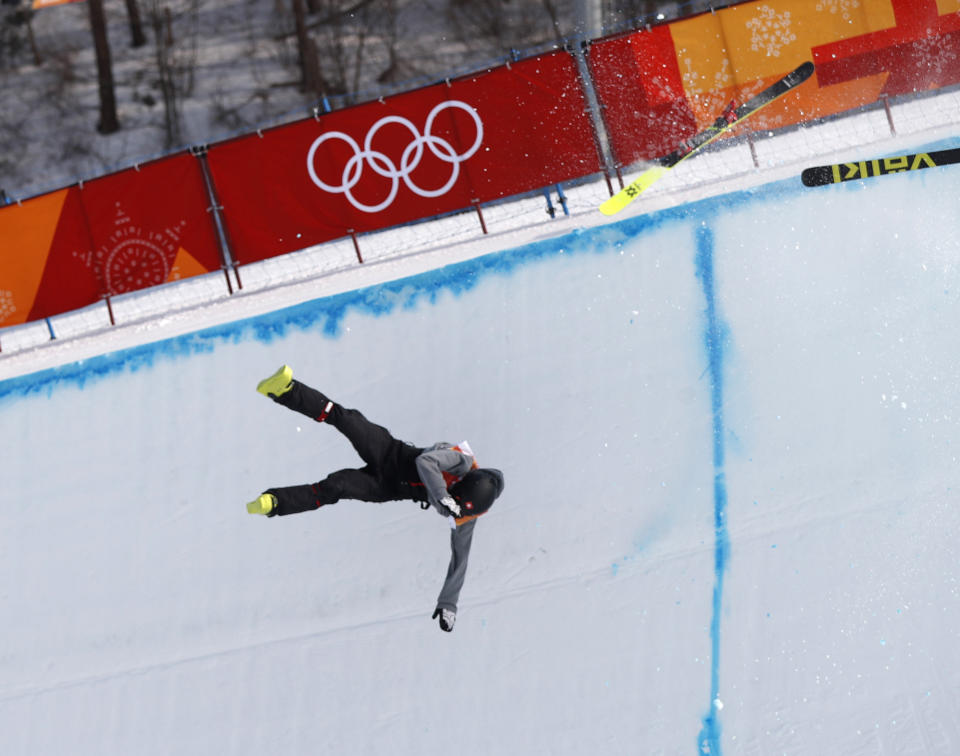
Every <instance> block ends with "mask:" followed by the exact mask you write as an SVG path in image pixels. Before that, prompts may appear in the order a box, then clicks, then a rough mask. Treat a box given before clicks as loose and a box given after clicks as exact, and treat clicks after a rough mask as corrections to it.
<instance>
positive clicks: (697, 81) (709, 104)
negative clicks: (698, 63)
mask: <svg viewBox="0 0 960 756" xmlns="http://www.w3.org/2000/svg"><path fill="white" fill-rule="evenodd" d="M683 64H684V67H685V68H686V71H684V72H683V88H684V89H685V90H686V92H687V94H688V95H689V96H690V97H691V98H692V99H695V100H696V101H697V102H698V103H699V104H701V105H703V106H704V107H705V108H706V110H707V111H708V112H712V111H714V110H719V109H720V108H722V107H723V106H724V105H726V102H720V100H723V99H724V95H723V91H722V90H723V89H724V88H725V87H728V86H730V84H731V82H732V77H731V75H730V60H729V59H728V58H724V59H723V61H722V63H721V64H720V70H719V71H715V72H714V74H713V85H712V86H711V87H709V89H708V88H705V87H704V86H703V78H704V77H702V76H700V74H698V73H697V72H696V71H694V70H693V59H692V58H684V59H683Z"/></svg>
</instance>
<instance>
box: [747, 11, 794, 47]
mask: <svg viewBox="0 0 960 756" xmlns="http://www.w3.org/2000/svg"><path fill="white" fill-rule="evenodd" d="M757 12H758V14H759V16H758V17H757V18H753V19H751V20H749V21H747V28H748V29H749V30H750V33H751V34H750V49H751V50H753V51H754V52H764V53H766V55H767V57H768V58H769V57H774V58H779V57H780V51H781V50H783V48H784V47H786V46H787V45H789V44H790V43H791V42H795V41H796V39H797V35H796V34H794V33H793V32H792V31H791V30H790V26H791V24H792V21H791V19H790V11H784V12H783V13H777V12H776V11H775V10H774V9H773V8H771V7H770V6H769V5H761V6H760V7H759V8H757Z"/></svg>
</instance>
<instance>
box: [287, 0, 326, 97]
mask: <svg viewBox="0 0 960 756" xmlns="http://www.w3.org/2000/svg"><path fill="white" fill-rule="evenodd" d="M306 16H307V13H306V10H305V8H304V5H303V0H293V20H294V23H295V24H296V27H297V49H298V50H299V52H300V71H301V74H302V79H301V83H300V90H301V91H302V92H313V93H314V94H316V95H317V96H318V97H323V95H324V94H325V91H324V90H325V89H326V83H325V82H324V80H323V74H321V73H320V62H319V59H318V56H317V46H316V44H314V42H313V40H312V39H311V38H310V33H309V32H308V31H307V18H306Z"/></svg>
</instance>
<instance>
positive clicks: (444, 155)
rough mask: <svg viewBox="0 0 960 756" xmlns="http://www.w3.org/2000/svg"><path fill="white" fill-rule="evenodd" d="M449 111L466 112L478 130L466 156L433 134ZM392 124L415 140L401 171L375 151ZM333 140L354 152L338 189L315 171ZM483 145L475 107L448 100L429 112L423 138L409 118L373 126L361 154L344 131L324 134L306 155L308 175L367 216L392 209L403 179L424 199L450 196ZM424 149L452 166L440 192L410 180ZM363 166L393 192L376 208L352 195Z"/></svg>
mask: <svg viewBox="0 0 960 756" xmlns="http://www.w3.org/2000/svg"><path fill="white" fill-rule="evenodd" d="M447 108H459V109H460V110H463V111H465V112H466V113H467V115H469V116H470V117H471V118H472V119H473V123H474V126H475V127H476V132H477V136H476V139H474V141H473V144H472V145H470V148H469V149H468V150H467V151H466V152H464V153H463V154H459V153H457V151H456V150H455V149H454V148H453V145H451V144H450V142H448V141H447V140H446V139H444V138H442V137H438V136H436V135H435V134H432V133H431V130H432V129H433V122H434V120H435V119H436V117H437V116H438V115H439V114H440V113H441V112H442V111H444V110H446V109H447ZM391 123H396V124H399V125H401V126H403V127H404V128H406V129H407V130H408V131H409V132H410V133H411V135H412V136H413V139H412V141H411V142H410V144H408V145H407V146H406V148H405V149H404V150H403V155H402V156H401V157H400V167H399V168H398V167H397V165H396V163H394V162H393V161H392V160H391V159H390V158H389V157H387V155H385V154H384V153H382V152H380V151H378V150H375V149H373V147H372V144H373V138H374V137H375V136H376V135H377V132H378V131H379V130H380V129H381V128H383V127H384V126H386V125H388V124H391ZM330 139H341V140H343V141H344V142H346V143H347V145H349V146H350V147H351V148H352V149H353V157H351V158H350V159H349V160H348V161H347V164H346V165H345V166H344V167H343V174H342V176H341V182H340V184H339V185H336V186H334V185H331V184H328V183H326V182H324V181H322V180H321V179H320V177H319V176H317V172H316V169H315V168H314V165H313V160H314V156H315V155H316V153H317V150H318V149H319V148H320V145H322V144H323V143H324V142H326V141H327V140H330ZM482 141H483V122H482V121H481V120H480V116H479V115H478V114H477V111H476V110H475V109H474V108H473V107H472V106H470V105H468V104H467V103H465V102H461V101H460V100H446V101H445V102H441V103H440V104H439V105H437V106H436V107H434V109H433V110H431V111H430V114H429V115H428V116H427V121H426V123H425V124H424V127H423V134H421V133H420V132H419V130H418V129H417V127H416V126H415V125H414V124H413V122H412V121H410V120H409V119H407V118H402V117H401V116H385V117H383V118H381V119H380V120H379V121H377V122H376V123H375V124H373V126H371V127H370V131H368V132H367V136H366V137H365V138H364V140H363V149H362V150H361V149H360V145H359V144H358V143H357V141H356V140H355V139H354V138H353V137H351V136H350V135H349V134H345V133H344V132H342V131H328V132H326V133H325V134H322V135H321V136H319V137H317V138H316V139H315V140H314V142H313V144H311V145H310V151H309V152H308V153H307V173H309V174H310V180H311V181H313V183H314V184H316V185H317V186H318V187H320V188H321V189H323V190H324V191H325V192H330V193H331V194H344V195H346V197H347V199H348V200H349V201H350V204H351V205H353V206H354V207H355V208H357V209H358V210H362V211H363V212H365V213H379V212H380V211H381V210H384V209H386V208H388V207H390V205H391V204H392V203H393V200H394V199H395V198H396V196H397V191H398V190H399V189H400V180H401V179H403V183H404V184H406V185H407V188H408V189H409V190H410V191H411V192H413V193H414V194H417V195H419V196H421V197H439V196H441V195H443V194H446V193H447V192H449V191H450V188H451V187H452V186H453V185H454V184H455V183H456V182H457V179H458V178H459V176H460V163H462V162H464V161H465V160H467V159H468V158H470V157H471V156H472V155H473V154H474V153H475V152H476V151H477V150H478V149H480V143H481V142H482ZM424 146H426V148H427V149H428V150H430V152H431V153H432V154H433V155H434V156H436V157H437V158H439V159H440V160H442V161H443V162H445V163H449V164H450V166H451V170H450V178H449V179H447V183H445V184H444V185H443V186H441V187H440V188H439V189H424V188H422V187H420V186H418V185H417V184H416V183H415V182H414V181H413V179H412V178H411V174H412V173H413V171H414V170H415V169H416V168H417V166H418V165H420V160H421V159H422V158H423V156H424ZM364 165H369V166H370V169H371V170H372V171H373V172H374V173H376V174H378V175H380V176H382V177H383V178H387V179H390V192H389V193H388V194H387V198H386V199H385V200H383V202H381V203H379V204H377V205H366V204H364V203H362V202H360V201H359V200H357V198H356V197H354V196H353V194H352V190H353V188H354V187H355V186H356V185H357V184H358V183H359V182H360V177H361V176H362V174H363V168H364Z"/></svg>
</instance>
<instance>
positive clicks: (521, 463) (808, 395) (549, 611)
mask: <svg viewBox="0 0 960 756" xmlns="http://www.w3.org/2000/svg"><path fill="white" fill-rule="evenodd" d="M918 107H921V108H922V107H924V105H923V103H921V104H920V105H919V106H918ZM923 112H927V113H929V112H930V111H929V110H927V111H923ZM898 115H899V114H898ZM867 118H868V119H869V116H868V117H867ZM881 118H882V115H881ZM905 122H906V121H905V120H901V121H898V123H901V124H903V123H905ZM831 128H832V127H831ZM858 128H866V127H864V126H863V122H862V121H856V120H855V121H850V122H848V123H847V128H846V129H844V130H843V134H844V138H846V139H851V140H855V139H857V129H858ZM793 139H794V141H793V144H794V145H796V142H797V140H800V141H802V139H809V132H807V133H806V134H804V135H801V134H797V135H794V138H793ZM825 143H826V142H822V143H821V146H822V145H823V144H825ZM780 144H781V145H784V144H787V145H789V144H791V137H790V135H788V136H787V137H786V138H785V140H781V141H780ZM957 144H958V142H957V139H956V137H955V135H953V134H952V133H950V131H949V129H948V130H945V131H942V132H940V133H939V134H937V135H936V136H935V137H934V136H932V135H931V134H930V133H925V134H924V135H923V136H922V138H918V137H912V138H907V137H901V138H899V139H898V140H890V141H888V142H886V143H884V144H883V145H882V148H883V152H879V153H878V152H876V151H875V148H874V147H870V148H863V147H860V148H851V147H846V148H843V149H841V148H842V147H843V142H842V140H838V141H837V143H836V146H837V149H840V153H839V154H840V155H841V156H842V157H857V158H866V157H873V156H875V155H878V154H896V153H898V152H908V151H914V150H915V149H916V148H919V147H927V146H933V147H944V146H957ZM761 150H762V145H761ZM732 159H733V156H732V153H731V152H729V151H728V152H726V153H725V154H724V153H717V154H715V155H710V156H704V158H703V160H702V162H700V163H699V167H698V166H697V165H695V163H696V162H697V161H691V166H692V168H691V170H694V171H707V172H709V171H710V170H712V167H711V166H716V161H718V160H721V161H725V162H726V164H727V165H728V166H729V161H730V160H732ZM770 160H771V162H770V165H771V166H772V167H770V168H768V169H767V171H766V172H760V173H752V174H750V175H749V176H747V177H746V178H745V179H743V180H742V182H741V184H740V185H739V189H736V190H735V189H734V187H733V186H731V185H730V184H728V186H727V189H728V190H730V191H729V192H728V193H725V194H716V192H717V191H718V190H717V186H716V185H713V186H712V188H709V189H708V190H703V189H702V187H701V188H700V189H698V188H697V186H696V182H694V184H693V185H692V187H691V188H689V190H688V191H689V192H691V193H692V194H696V193H697V192H700V194H701V196H702V195H703V194H711V193H713V194H714V196H705V197H702V198H700V199H696V200H695V201H692V202H688V203H686V204H679V205H676V199H677V197H676V195H674V196H672V197H671V196H670V195H669V193H668V190H669V189H670V187H669V186H667V187H665V188H664V189H663V192H662V193H660V194H658V193H654V194H653V196H652V197H651V199H650V200H649V201H648V203H647V204H645V205H641V206H638V207H637V208H636V210H635V211H632V214H627V215H626V216H625V217H624V218H623V219H622V220H619V221H618V222H615V223H610V224H607V225H603V224H602V221H600V220H599V219H598V218H597V214H593V213H591V214H588V213H586V212H583V213H582V214H580V215H579V216H578V215H576V214H575V215H574V216H573V217H572V218H571V219H568V220H564V221H560V222H559V225H554V226H550V227H543V226H539V227H531V228H528V229H526V230H521V231H517V232H514V234H513V235H512V236H510V235H501V236H497V235H494V236H493V238H492V239H487V240H485V241H483V242H482V245H483V246H482V247H480V246H475V247H470V245H469V244H467V245H461V244H456V245H454V246H452V247H447V248H438V249H437V250H436V251H435V252H434V253H431V254H421V255H418V256H416V257H411V258H407V259H406V260H403V259H400V260H395V261H394V262H392V263H384V264H383V265H380V266H376V265H375V266H374V267H373V271H374V272H372V273H371V272H370V270H369V269H368V270H366V271H362V272H355V273H351V274H345V275H341V276H334V277H333V278H332V279H319V280H315V281H313V282H311V283H307V284H303V285H300V286H299V287H280V288H278V287H276V286H274V287H273V288H269V287H268V288H265V289H263V290H262V291H261V292H260V293H259V294H258V295H254V294H251V295H249V296H246V297H245V298H243V299H240V300H233V302H230V303H225V304H220V305H219V306H217V307H211V308H209V309H194V310H193V311H192V312H189V313H186V314H183V315H182V316H179V317H177V318H172V319H170V321H169V322H164V321H163V320H160V321H157V322H155V323H154V327H153V330H151V331H147V332H139V333H137V332H129V331H127V332H124V331H123V330H120V331H117V332H113V334H112V335H109V336H104V335H100V336H99V337H98V338H97V339H93V340H89V341H86V342H83V341H76V342H73V343H64V344H62V345H60V346H59V347H57V346H56V345H54V347H53V348H51V349H48V350H42V351H37V352H34V353H32V354H31V353H25V354H24V355H12V356H11V357H5V358H4V360H3V362H2V363H0V364H3V365H5V368H4V370H5V373H4V375H6V376H9V377H8V379H7V380H4V381H2V382H0V424H2V427H3V428H4V429H5V431H6V432H5V433H4V434H3V438H2V441H0V460H2V463H0V465H2V468H0V477H2V479H3V480H4V496H3V500H4V504H5V506H4V507H3V508H2V510H0V569H2V570H3V573H4V574H5V575H6V576H7V578H8V579H7V580H6V581H5V584H4V588H3V590H2V591H0V612H2V616H4V617H6V618H8V620H11V621H13V622H14V623H15V624H13V625H11V626H10V627H9V628H8V630H9V632H8V633H7V634H6V642H5V644H4V651H3V653H2V654H0V681H2V682H0V733H2V734H0V746H2V750H3V752H4V753H11V754H31V756H32V755H33V754H62V753H78V754H129V753H138V754H153V753H156V754H169V753H178V754H206V753H209V752H210V751H212V750H219V751H223V752H227V753H237V754H247V753H249V754H260V753H289V754H315V753H358V754H414V753H416V754H434V753H435V754H440V753H449V752H451V751H452V752H456V753H460V754H478V755H479V754H492V753H498V754H507V753H522V754H551V756H552V755H554V754H584V753H603V754H635V753H644V754H647V753H650V754H655V753H664V754H667V753H669V754H673V753H687V754H693V753H698V752H700V753H707V752H709V753H713V754H718V753H726V754H754V753H773V752H776V753H790V754H807V753H836V754H855V753H892V752H897V753H901V752H910V753H937V754H950V753H955V752H956V751H957V750H958V749H960V729H958V725H957V721H958V720H957V711H958V707H957V700H958V698H957V696H958V694H960V674H958V672H957V670H960V658H958V654H957V648H958V647H960V646H958V643H957V640H958V637H957V634H958V630H957V628H958V627H960V624H958V622H957V621H956V615H957V613H958V612H960V594H958V590H957V580H958V568H960V565H958V562H957V558H956V550H955V542H956V539H957V537H958V536H960V516H958V511H960V510H958V501H960V500H958V494H957V489H958V480H957V473H956V471H957V453H958V452H957V449H958V448H960V425H958V417H957V413H956V408H955V404H956V401H955V395H956V390H955V386H956V385H957V383H958V381H960V361H958V358H957V349H956V343H955V342H956V339H955V338H954V336H953V334H954V333H955V330H956V329H955V324H956V322H957V320H958V317H960V298H958V291H960V288H958V280H957V272H958V267H957V260H958V256H960V242H958V238H957V235H956V234H955V233H954V231H953V230H952V229H953V227H954V226H955V225H956V224H955V223H953V222H952V221H951V220H950V219H953V218H954V217H955V215H956V211H955V207H954V205H955V202H954V200H953V198H954V197H955V196H956V194H957V189H958V185H960V172H957V170H955V169H951V168H942V169H931V170H927V171H922V172H916V173H911V174H903V175H895V176H887V177H883V178H878V179H874V180H871V181H868V182H852V183H850V184H845V185H839V186H835V187H826V188H822V189H817V190H811V189H805V188H804V187H802V186H801V185H800V183H799V180H798V179H797V173H798V171H797V169H796V166H790V165H785V164H784V163H783V161H780V162H776V161H774V160H773V158H771V159H770ZM816 162H824V161H823V160H818V161H816ZM778 166H779V167H778ZM698 175H700V176H701V177H702V176H703V175H704V174H702V173H701V174H698ZM676 180H677V181H680V182H683V181H684V176H683V174H682V173H679V175H678V176H677V177H676ZM674 205H676V206H674ZM642 211H645V212H642ZM478 244H481V243H478ZM498 246H499V248H497V247H498ZM471 250H472V251H473V252H474V253H475V254H471ZM431 255H432V256H431ZM477 255H479V256H477ZM351 276H363V278H357V277H354V278H351ZM311 292H312V294H311ZM320 295H323V296H320ZM317 296H320V298H316V297H317ZM283 305H289V306H283ZM165 329H166V330H165ZM158 338H161V339H162V340H156V339H158ZM151 339H152V343H147V342H148V341H151ZM31 359H32V363H31V362H29V361H28V360H31ZM284 362H288V363H290V364H291V365H293V367H294V370H295V374H296V375H297V376H298V377H300V378H302V379H303V380H305V381H307V382H308V383H312V384H315V385H317V387H319V388H322V389H323V390H325V391H326V392H328V393H329V394H330V395H331V396H332V397H334V398H335V399H337V400H339V401H342V402H343V403H344V404H346V405H347V406H355V407H358V408H360V409H362V410H363V411H364V412H366V413H367V414H368V415H369V416H370V417H371V418H372V419H374V420H376V421H378V422H381V423H383V424H385V425H387V426H388V427H389V428H390V429H391V430H393V431H394V432H395V433H396V434H397V435H398V436H400V437H401V438H404V439H407V440H410V441H413V442H416V443H420V444H428V443H432V442H433V441H437V440H459V439H461V438H464V437H465V438H468V439H469V440H470V442H471V445H472V446H473V448H474V450H475V451H476V453H477V455H478V457H479V458H480V461H481V463H482V464H487V465H490V466H494V467H499V468H501V469H502V470H503V471H504V474H505V476H506V491H505V493H504V496H503V497H502V498H501V499H500V501H498V502H497V504H496V505H495V507H494V509H492V510H491V512H490V513H489V514H488V515H485V516H484V518H482V519H481V520H480V521H479V522H478V525H477V532H476V538H475V544H474V549H473V552H472V554H471V561H470V568H469V574H468V576H467V582H466V585H465V587H464V591H463V594H462V597H461V605H460V614H459V619H458V623H457V626H456V629H455V630H454V632H453V633H452V634H450V635H447V634H445V633H441V632H440V631H439V630H438V628H437V626H436V624H435V622H432V621H431V620H430V614H431V613H432V611H433V607H434V602H435V599H436V595H437V592H438V591H439V588H440V585H441V583H442V580H443V576H444V574H445V571H446V567H447V561H448V559H449V550H448V541H449V529H448V525H447V523H446V522H445V521H443V520H442V519H441V518H439V517H437V516H436V515H435V514H432V513H424V512H421V511H420V510H419V508H418V507H417V505H416V504H413V503H410V502H407V503H388V504H383V505H377V504H360V503H346V502H345V503H341V504H338V505H336V506H333V507H329V508H325V509H321V510H320V511H319V512H311V513H307V514H302V515H298V516H293V517H288V518H277V519H270V520H268V519H266V518H262V517H254V516H250V515H248V514H246V512H245V510H244V506H243V505H244V503H245V502H246V501H247V500H249V499H250V498H253V497H254V496H255V495H257V494H258V493H259V492H260V491H262V490H263V489H264V488H266V487H268V486H273V485H286V484H292V483H299V482H312V481H314V480H317V479H319V478H321V477H323V476H324V475H325V474H326V473H327V472H329V471H332V470H334V469H337V468H339V467H343V466H353V465H355V464H356V458H355V455H354V453H353V451H352V450H351V449H350V448H349V446H348V445H347V444H346V443H345V442H344V441H343V439H342V438H340V437H339V436H337V434H336V433H335V432H334V431H333V430H332V429H331V428H329V427H324V426H317V425H315V424H313V423H310V422H307V421H306V419H305V418H303V417H301V416H299V415H294V414H293V413H290V412H289V411H286V410H284V409H283V408H281V407H279V406H277V405H275V404H273V403H272V402H270V401H268V400H266V399H264V398H263V397H262V396H260V395H258V394H257V393H256V392H255V391H254V387H255V385H256V383H257V381H258V380H259V379H261V378H263V377H265V376H266V375H267V374H269V373H270V372H272V371H273V370H274V369H276V367H277V366H279V365H280V364H282V363H284ZM31 365H32V366H33V367H32V370H38V369H40V368H47V369H43V370H41V371H40V372H32V370H31V367H30V366H31ZM51 723H56V726H51Z"/></svg>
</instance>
